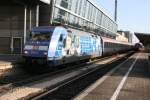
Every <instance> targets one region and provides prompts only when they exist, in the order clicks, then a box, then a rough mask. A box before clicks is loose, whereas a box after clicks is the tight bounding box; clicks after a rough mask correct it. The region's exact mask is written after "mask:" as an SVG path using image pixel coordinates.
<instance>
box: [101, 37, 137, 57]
mask: <svg viewBox="0 0 150 100" xmlns="http://www.w3.org/2000/svg"><path fill="white" fill-rule="evenodd" d="M102 41H103V56H107V55H112V54H114V53H123V52H127V51H129V50H133V49H134V45H133V44H131V43H126V42H120V41H117V40H115V39H110V38H106V37H102Z"/></svg>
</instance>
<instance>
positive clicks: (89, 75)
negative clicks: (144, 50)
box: [27, 53, 132, 100]
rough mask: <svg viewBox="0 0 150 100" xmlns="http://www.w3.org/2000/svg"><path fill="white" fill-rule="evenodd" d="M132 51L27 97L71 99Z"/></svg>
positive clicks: (44, 99)
mask: <svg viewBox="0 0 150 100" xmlns="http://www.w3.org/2000/svg"><path fill="white" fill-rule="evenodd" d="M131 55H132V53H130V54H128V55H127V56H125V57H123V58H120V59H118V60H116V61H115V62H110V63H109V64H107V65H104V66H103V67H100V68H99V67H96V68H94V69H92V70H90V71H88V72H86V73H82V74H81V75H78V76H77V77H73V78H71V79H69V80H67V81H65V82H63V83H61V84H58V85H57V86H56V87H55V88H47V91H45V92H43V93H40V94H38V95H35V96H32V97H28V98H27V99H32V100H39V99H40V100H71V99H73V98H74V97H75V96H76V95H77V94H79V93H80V92H81V91H83V90H84V89H85V88H87V87H88V86H90V85H91V84H93V83H94V82H95V81H96V80H98V79H99V78H101V77H102V76H103V75H105V74H106V73H107V72H108V71H110V70H111V69H113V68H115V67H116V66H117V65H119V64H120V63H122V62H123V61H124V60H126V59H127V58H128V57H129V56H131Z"/></svg>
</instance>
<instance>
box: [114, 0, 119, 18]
mask: <svg viewBox="0 0 150 100" xmlns="http://www.w3.org/2000/svg"><path fill="white" fill-rule="evenodd" d="M117 8H118V1H117V0H115V16H114V19H115V21H117Z"/></svg>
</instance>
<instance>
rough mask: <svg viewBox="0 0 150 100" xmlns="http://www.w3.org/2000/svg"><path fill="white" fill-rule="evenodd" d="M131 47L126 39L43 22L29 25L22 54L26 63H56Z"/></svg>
mask: <svg viewBox="0 0 150 100" xmlns="http://www.w3.org/2000/svg"><path fill="white" fill-rule="evenodd" d="M131 47H132V46H131V45H130V44H127V43H121V42H117V41H116V40H113V39H109V38H105V37H101V36H99V35H95V34H91V33H88V32H84V31H80V30H76V29H72V28H68V29H66V28H64V27H61V26H45V27H44V26H43V27H35V28H33V29H32V37H31V38H30V40H28V41H27V43H26V44H25V47H24V54H23V57H24V58H25V60H26V62H28V63H39V64H47V65H49V66H58V65H62V64H67V63H72V62H76V61H81V60H88V59H91V58H96V57H102V56H107V55H111V54H113V53H117V52H122V51H127V50H130V49H131Z"/></svg>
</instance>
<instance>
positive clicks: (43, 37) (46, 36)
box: [31, 32, 52, 41]
mask: <svg viewBox="0 0 150 100" xmlns="http://www.w3.org/2000/svg"><path fill="white" fill-rule="evenodd" d="M51 35H52V33H51V32H33V33H32V38H31V39H32V40H33V41H48V40H50V38H51Z"/></svg>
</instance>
